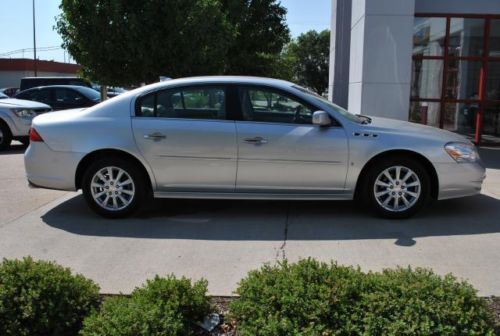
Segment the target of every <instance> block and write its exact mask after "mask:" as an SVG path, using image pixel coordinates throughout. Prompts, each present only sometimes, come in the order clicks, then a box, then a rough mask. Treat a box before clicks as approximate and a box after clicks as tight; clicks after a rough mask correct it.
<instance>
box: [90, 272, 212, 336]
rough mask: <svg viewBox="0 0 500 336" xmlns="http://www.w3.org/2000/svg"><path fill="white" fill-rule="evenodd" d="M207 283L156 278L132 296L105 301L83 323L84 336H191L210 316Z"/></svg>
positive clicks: (203, 281) (170, 277)
mask: <svg viewBox="0 0 500 336" xmlns="http://www.w3.org/2000/svg"><path fill="white" fill-rule="evenodd" d="M206 294H207V282H206V281H205V280H201V281H198V282H196V283H194V284H192V283H191V281H190V280H188V279H186V278H182V279H176V278H175V277H173V276H169V277H167V278H160V277H158V276H157V277H155V278H154V279H153V280H148V281H147V282H146V285H145V286H143V287H142V288H136V289H135V290H134V291H133V292H132V295H131V296H130V297H129V298H127V297H114V298H109V299H107V300H106V301H104V303H103V305H102V307H101V310H100V312H98V313H97V312H95V313H94V314H92V315H91V316H89V317H88V318H87V319H85V321H84V327H83V329H82V331H81V335H83V336H91V335H92V336H118V335H120V336H125V335H127V336H128V335H130V336H136V335H148V336H154V335H169V336H176V335H193V334H194V331H195V323H196V322H197V321H202V320H203V318H204V317H205V316H206V315H207V314H208V313H209V312H210V302H209V298H208V297H207V295H206Z"/></svg>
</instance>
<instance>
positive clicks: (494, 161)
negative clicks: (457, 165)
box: [479, 147, 500, 169]
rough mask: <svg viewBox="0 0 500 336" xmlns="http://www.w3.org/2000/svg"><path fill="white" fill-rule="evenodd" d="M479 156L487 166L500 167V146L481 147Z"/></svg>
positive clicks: (491, 167)
mask: <svg viewBox="0 0 500 336" xmlns="http://www.w3.org/2000/svg"><path fill="white" fill-rule="evenodd" d="M479 156H480V157H481V160H482V161H483V163H484V165H485V167H486V168H489V169H500V147H480V148H479Z"/></svg>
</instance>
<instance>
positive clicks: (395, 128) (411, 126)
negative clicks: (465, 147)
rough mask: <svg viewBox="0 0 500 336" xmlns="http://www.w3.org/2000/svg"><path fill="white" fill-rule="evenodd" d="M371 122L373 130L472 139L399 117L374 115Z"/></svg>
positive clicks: (462, 139) (431, 136)
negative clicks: (391, 117)
mask: <svg viewBox="0 0 500 336" xmlns="http://www.w3.org/2000/svg"><path fill="white" fill-rule="evenodd" d="M370 118H371V119H372V121H371V123H370V124H367V125H366V126H367V128H368V129H371V130H373V131H379V132H388V133H398V134H404V135H416V136H419V137H425V138H434V139H437V140H443V141H459V142H466V143H470V141H469V140H468V139H467V138H465V137H464V136H462V135H460V134H456V133H453V132H450V131H447V130H443V129H440V128H437V127H432V126H427V125H422V124H416V123H412V122H408V121H402V120H397V119H389V118H382V117H372V116H370Z"/></svg>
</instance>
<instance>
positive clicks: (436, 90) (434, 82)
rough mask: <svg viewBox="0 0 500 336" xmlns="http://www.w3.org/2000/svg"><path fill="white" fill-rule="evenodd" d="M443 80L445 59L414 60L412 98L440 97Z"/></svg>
mask: <svg viewBox="0 0 500 336" xmlns="http://www.w3.org/2000/svg"><path fill="white" fill-rule="evenodd" d="M442 81H443V61H441V60H426V59H424V60H421V59H415V60H413V64H412V78H411V96H412V98H427V99H433V98H434V99H438V98H440V97H441V83H442Z"/></svg>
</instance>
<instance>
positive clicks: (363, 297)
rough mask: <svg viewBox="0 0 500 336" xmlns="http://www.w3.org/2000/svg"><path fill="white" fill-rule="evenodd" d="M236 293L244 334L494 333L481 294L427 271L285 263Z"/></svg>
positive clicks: (235, 312) (255, 274)
mask: <svg viewBox="0 0 500 336" xmlns="http://www.w3.org/2000/svg"><path fill="white" fill-rule="evenodd" d="M236 293H237V294H238V295H239V296H240V297H239V298H238V299H236V300H235V301H233V302H232V304H231V314H232V317H233V318H234V319H236V320H237V321H238V323H239V326H238V329H239V331H240V332H241V334H242V335H273V336H274V335H287V336H288V335H304V336H305V335H322V336H326V335H493V331H492V326H493V322H492V317H491V315H490V311H489V309H488V307H487V306H486V303H485V302H484V300H482V299H480V298H478V297H477V295H476V292H475V290H474V289H473V288H472V287H471V286H470V285H468V284H467V283H463V282H458V281H457V280H456V279H455V278H454V277H452V276H446V277H440V276H437V275H435V274H434V273H432V272H431V271H428V270H421V269H417V270H412V269H397V270H387V271H384V272H382V273H368V274H365V273H362V272H361V271H360V270H359V269H354V268H352V267H343V266H339V265H337V264H335V263H331V264H325V263H319V262H317V261H315V260H312V259H307V260H301V261H300V262H298V263H297V264H292V265H290V264H288V263H287V262H286V261H285V262H282V263H279V264H278V265H276V266H269V265H266V266H264V267H262V268H261V269H260V270H258V271H252V272H250V273H249V274H248V276H247V277H246V278H245V279H243V280H242V281H241V282H240V285H239V288H238V289H237V291H236Z"/></svg>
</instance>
